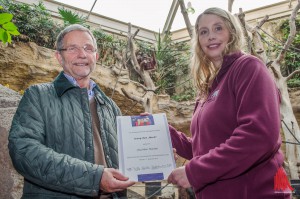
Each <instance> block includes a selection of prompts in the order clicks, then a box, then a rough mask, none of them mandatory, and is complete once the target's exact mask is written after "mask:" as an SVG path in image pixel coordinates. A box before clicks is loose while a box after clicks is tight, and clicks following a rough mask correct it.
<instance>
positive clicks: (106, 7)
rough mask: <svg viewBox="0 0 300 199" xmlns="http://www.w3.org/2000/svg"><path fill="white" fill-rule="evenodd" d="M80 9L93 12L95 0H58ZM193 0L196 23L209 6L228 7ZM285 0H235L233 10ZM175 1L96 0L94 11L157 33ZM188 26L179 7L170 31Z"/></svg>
mask: <svg viewBox="0 0 300 199" xmlns="http://www.w3.org/2000/svg"><path fill="white" fill-rule="evenodd" d="M55 1H58V2H61V3H65V4H68V5H71V6H74V7H78V8H80V9H84V10H87V11H90V9H91V8H92V6H93V4H94V1H95V0H84V1H82V0H81V1H80V0H55ZM188 1H190V2H191V4H192V7H193V8H194V9H195V13H194V14H189V17H190V21H191V24H192V25H194V23H195V20H196V18H197V16H198V15H199V14H200V13H201V12H203V11H204V10H205V9H206V8H209V7H215V6H217V7H221V8H223V9H226V10H227V9H228V8H227V6H228V1H227V0H209V1H207V0H184V2H185V5H186V4H187V2H188ZM281 1H282V0H263V1H253V0H234V3H233V7H232V13H238V12H239V8H242V9H243V11H247V10H251V9H255V8H258V7H262V6H266V5H270V4H274V3H277V2H281ZM172 2H173V0H97V2H96V4H95V6H94V8H93V11H92V12H94V13H97V14H100V15H103V16H106V17H109V18H112V19H117V20H119V21H123V22H125V23H129V22H130V23H131V24H133V25H136V26H140V27H143V28H146V29H149V30H153V31H155V32H159V31H162V30H163V28H164V24H165V21H166V19H167V16H168V13H169V10H170V7H171V5H172ZM182 28H185V23H184V19H183V17H182V14H181V11H180V8H179V9H178V10H177V13H176V17H175V19H174V21H173V25H172V28H171V31H174V30H178V29H182Z"/></svg>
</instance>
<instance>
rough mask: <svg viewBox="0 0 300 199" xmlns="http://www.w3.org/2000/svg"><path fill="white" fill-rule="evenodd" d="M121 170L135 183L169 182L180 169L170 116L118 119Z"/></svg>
mask: <svg viewBox="0 0 300 199" xmlns="http://www.w3.org/2000/svg"><path fill="white" fill-rule="evenodd" d="M117 125H118V150H119V170H120V172H121V173H123V174H124V175H125V176H127V177H129V179H130V180H133V181H139V182H144V181H154V180H164V179H167V178H168V176H169V174H170V173H171V172H172V170H173V169H175V168H176V165H175V161H174V156H173V149H172V144H171V139H170V133H169V128H168V122H167V118H166V115H165V114H164V113H161V114H153V115H139V116H118V117H117Z"/></svg>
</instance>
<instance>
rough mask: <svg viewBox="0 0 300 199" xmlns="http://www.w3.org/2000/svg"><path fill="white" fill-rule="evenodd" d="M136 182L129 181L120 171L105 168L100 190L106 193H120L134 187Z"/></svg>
mask: <svg viewBox="0 0 300 199" xmlns="http://www.w3.org/2000/svg"><path fill="white" fill-rule="evenodd" d="M134 184H135V182H134V181H130V180H128V177H126V176H124V175H123V174H122V173H120V172H119V171H118V170H116V169H113V168H105V169H104V171H103V174H102V178H101V181H100V189H101V190H102V191H104V192H108V193H112V192H118V191H122V190H124V189H126V188H127V187H130V186H132V185H134Z"/></svg>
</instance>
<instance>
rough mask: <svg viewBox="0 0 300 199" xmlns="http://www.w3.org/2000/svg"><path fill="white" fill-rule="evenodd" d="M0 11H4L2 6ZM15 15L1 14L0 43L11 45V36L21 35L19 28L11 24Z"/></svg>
mask: <svg viewBox="0 0 300 199" xmlns="http://www.w3.org/2000/svg"><path fill="white" fill-rule="evenodd" d="M0 9H3V7H2V6H0ZM12 18H13V15H12V14H10V13H1V14H0V41H2V42H3V43H6V42H8V43H11V35H15V36H16V35H19V34H20V33H19V31H18V28H17V26H15V24H14V23H13V22H11V20H12Z"/></svg>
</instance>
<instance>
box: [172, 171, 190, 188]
mask: <svg viewBox="0 0 300 199" xmlns="http://www.w3.org/2000/svg"><path fill="white" fill-rule="evenodd" d="M168 182H169V183H172V184H174V185H177V186H180V187H183V188H188V187H191V184H190V183H189V181H188V179H187V176H186V172H185V166H182V167H179V168H177V169H174V170H173V171H172V173H171V174H170V175H169V177H168Z"/></svg>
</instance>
